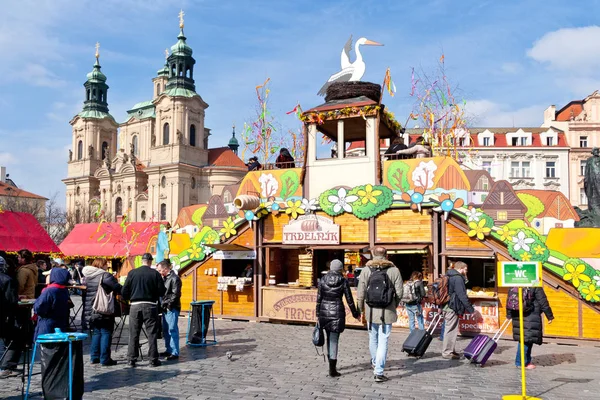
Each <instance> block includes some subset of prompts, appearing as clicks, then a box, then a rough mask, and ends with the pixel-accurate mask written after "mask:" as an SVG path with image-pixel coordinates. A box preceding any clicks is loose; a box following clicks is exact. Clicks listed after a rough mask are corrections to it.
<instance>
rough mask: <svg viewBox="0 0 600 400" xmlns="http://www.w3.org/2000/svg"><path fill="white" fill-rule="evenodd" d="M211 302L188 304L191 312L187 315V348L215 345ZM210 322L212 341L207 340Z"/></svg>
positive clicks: (212, 302) (215, 335) (215, 336)
mask: <svg viewBox="0 0 600 400" xmlns="http://www.w3.org/2000/svg"><path fill="white" fill-rule="evenodd" d="M213 304H215V302H214V301H213V300H204V301H193V302H191V303H190V306H191V307H190V308H191V311H190V312H189V313H188V332H187V337H186V344H187V345H188V346H212V345H215V344H217V334H216V332H215V321H214V315H213ZM211 322H212V339H207V336H208V335H209V333H210V332H209V329H210V324H211Z"/></svg>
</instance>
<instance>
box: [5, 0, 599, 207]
mask: <svg viewBox="0 0 600 400" xmlns="http://www.w3.org/2000/svg"><path fill="white" fill-rule="evenodd" d="M373 3H374V4H373ZM473 4H475V5H473ZM180 8H183V9H184V11H185V13H186V18H185V33H186V36H187V38H188V44H190V46H192V48H193V49H194V57H195V58H196V67H195V71H194V77H195V79H196V89H197V91H198V93H199V94H200V95H201V96H202V98H203V99H204V100H205V101H206V102H207V103H208V104H209V105H210V107H209V108H208V110H207V112H206V126H207V127H210V128H211V129H212V132H213V136H211V142H210V145H211V147H217V146H221V145H224V144H226V142H227V140H228V139H229V137H230V134H231V125H232V124H233V123H235V124H236V125H237V126H238V127H241V126H242V125H243V123H244V121H250V120H251V119H252V118H253V110H254V106H255V104H256V102H255V92H254V87H255V86H256V85H258V84H260V83H262V82H263V81H264V80H265V79H266V78H267V77H270V78H271V81H272V84H271V95H270V98H271V112H272V114H273V115H274V117H275V118H276V119H277V120H278V122H279V123H280V124H281V125H282V126H283V127H284V129H287V128H298V127H299V123H298V121H297V120H295V119H294V117H293V116H287V115H285V112H286V111H289V110H291V109H292V108H293V107H294V105H295V104H296V102H298V101H300V103H301V104H302V106H303V107H304V108H305V109H308V108H310V107H312V106H315V105H317V104H320V102H321V100H322V99H321V98H319V97H317V96H316V92H317V91H318V90H319V88H320V87H321V85H322V84H323V83H324V82H325V80H326V79H327V78H328V77H329V76H330V75H331V74H332V73H334V72H337V71H338V69H339V54H340V51H341V49H342V47H343V45H344V43H345V42H346V40H347V39H348V37H349V35H350V34H353V35H354V38H355V39H357V38H359V37H362V36H364V37H367V38H369V39H371V40H375V41H378V42H381V43H384V44H385V46H384V47H367V48H364V47H363V49H364V50H363V56H364V58H365V61H366V63H367V72H366V75H365V77H364V78H363V80H367V81H374V82H378V83H379V82H381V80H382V79H383V75H384V72H385V69H386V68H387V67H388V66H389V67H390V68H391V72H392V77H393V80H394V82H395V84H396V87H397V89H398V93H397V95H396V96H395V97H394V98H389V97H387V98H386V99H385V101H384V102H385V103H386V105H387V107H388V108H389V109H390V110H391V111H393V112H395V113H396V115H397V118H398V120H399V121H400V122H401V123H404V121H405V120H406V116H407V115H408V114H409V112H410V109H411V107H412V103H413V99H412V98H411V97H410V96H409V92H410V87H411V81H410V78H411V76H410V71H411V67H416V68H421V67H422V68H423V69H424V70H426V71H428V70H429V71H431V70H433V68H434V67H435V65H436V63H437V60H438V59H439V57H440V55H441V54H442V53H443V54H444V55H445V61H446V72H447V75H448V78H449V79H450V81H451V82H452V83H453V84H455V85H458V86H459V87H460V90H461V94H462V96H461V97H463V98H464V99H465V100H466V102H467V110H468V112H469V114H470V115H471V116H472V117H473V119H474V123H475V124H476V125H478V126H484V125H486V126H512V125H513V121H514V124H515V125H516V126H539V125H540V124H541V123H542V118H543V111H544V109H545V108H546V107H547V106H549V105H550V104H556V105H557V106H558V107H561V106H562V105H564V104H565V103H567V102H568V101H570V100H574V99H581V98H583V97H585V96H586V95H588V94H590V93H592V92H593V91H594V90H596V89H600V78H599V76H598V73H597V72H596V71H598V70H599V67H600V27H598V26H596V25H594V24H595V23H596V16H597V15H598V14H599V11H600V4H599V2H598V1H587V2H586V5H585V6H573V5H570V4H568V2H564V1H548V0H546V1H527V2H522V1H505V2H498V1H476V2H475V1H464V2H460V1H442V0H438V1H424V0H421V1H410V0H405V1H392V0H390V1H388V0H386V1H384V0H381V1H378V2H365V1H354V0H344V1H342V0H337V1H327V2H323V1H321V2H318V1H294V2H292V1H219V2H217V1H200V0H187V1H185V0H183V1H182V0H178V1H171V0H161V1H154V0H104V1H102V2H99V1H90V0H36V1H33V0H23V1H19V2H16V1H15V2H5V4H3V5H2V13H0V54H1V59H2V62H1V63H0V165H3V166H6V167H7V169H8V172H9V173H10V175H11V178H13V179H14V180H15V181H16V182H17V184H19V185H20V186H21V187H22V188H24V189H26V190H30V191H33V192H36V193H39V194H41V195H45V196H50V195H51V194H53V193H55V192H58V193H59V200H60V202H61V203H64V185H63V183H62V182H61V181H60V180H61V179H62V178H64V177H65V176H66V167H67V164H66V160H67V158H68V151H67V150H68V148H69V146H70V143H71V129H70V126H69V120H70V119H71V118H72V117H73V116H74V115H75V114H76V113H77V112H79V110H80V109H81V107H82V101H83V95H84V92H83V86H82V85H83V82H84V81H85V75H86V73H87V72H89V71H90V70H91V68H92V64H93V62H94V45H95V43H96V41H99V42H100V43H101V49H100V53H101V58H100V61H101V65H102V70H103V72H104V73H105V74H106V75H107V77H108V82H107V83H108V84H109V86H110V90H109V95H108V101H109V108H110V111H111V114H112V115H113V116H114V117H115V118H116V119H117V121H119V122H122V121H123V120H124V119H125V118H124V117H125V111H126V110H127V109H129V108H130V107H131V106H132V105H133V104H135V103H137V102H140V101H144V100H149V99H150V98H151V96H152V83H151V79H152V78H153V77H154V76H155V74H156V71H157V70H158V69H159V68H161V67H162V65H163V63H164V49H165V48H168V47H170V46H171V45H173V44H174V43H175V42H176V36H177V34H178V18H177V14H178V12H179V9H180Z"/></svg>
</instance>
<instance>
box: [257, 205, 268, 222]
mask: <svg viewBox="0 0 600 400" xmlns="http://www.w3.org/2000/svg"><path fill="white" fill-rule="evenodd" d="M267 214H269V210H268V209H267V205H266V204H265V203H260V206H259V207H258V210H256V217H257V218H258V219H260V218H262V217H264V216H266V215H267Z"/></svg>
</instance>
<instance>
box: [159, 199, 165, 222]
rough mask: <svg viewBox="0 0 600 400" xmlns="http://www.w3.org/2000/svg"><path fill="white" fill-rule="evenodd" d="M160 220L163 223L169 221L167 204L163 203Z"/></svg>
mask: <svg viewBox="0 0 600 400" xmlns="http://www.w3.org/2000/svg"><path fill="white" fill-rule="evenodd" d="M160 220H161V221H166V220H167V205H166V204H165V203H162V204H161V205H160Z"/></svg>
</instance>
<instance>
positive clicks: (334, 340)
mask: <svg viewBox="0 0 600 400" xmlns="http://www.w3.org/2000/svg"><path fill="white" fill-rule="evenodd" d="M339 341H340V334H339V333H337V332H329V331H327V356H328V357H329V359H330V360H337V355H338V343H339Z"/></svg>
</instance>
